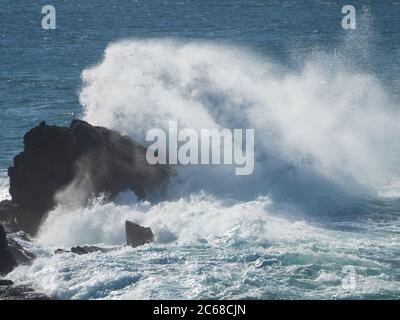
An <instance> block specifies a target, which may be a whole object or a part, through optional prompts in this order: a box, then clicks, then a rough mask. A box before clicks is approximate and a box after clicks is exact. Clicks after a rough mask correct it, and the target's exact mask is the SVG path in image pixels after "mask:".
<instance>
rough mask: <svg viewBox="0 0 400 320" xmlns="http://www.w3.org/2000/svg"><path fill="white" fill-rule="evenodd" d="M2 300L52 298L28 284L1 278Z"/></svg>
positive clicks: (0, 291)
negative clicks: (18, 283) (15, 282)
mask: <svg viewBox="0 0 400 320" xmlns="http://www.w3.org/2000/svg"><path fill="white" fill-rule="evenodd" d="M0 300H50V298H49V297H48V296H47V295H45V294H43V293H39V292H36V291H35V290H34V289H32V288H30V287H28V286H25V285H16V284H14V283H13V282H12V281H9V280H0Z"/></svg>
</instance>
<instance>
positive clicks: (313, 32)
mask: <svg viewBox="0 0 400 320" xmlns="http://www.w3.org/2000/svg"><path fill="white" fill-rule="evenodd" d="M347 2H348V1H296V2H292V1H283V2H282V1H245V2H241V1H220V2H215V1H200V0H198V1H183V0H180V1H128V0H122V1H115V0H112V1H93V0H88V1H81V2H79V3H78V2H77V1H60V0H57V1H47V0H46V1H30V2H26V1H7V0H6V1H5V0H2V1H0V97H1V98H0V123H1V126H0V169H5V168H7V167H8V166H9V165H10V164H11V163H12V158H13V156H15V155H16V154H17V153H18V152H19V151H20V150H21V148H22V137H23V134H24V133H25V132H26V131H27V130H29V129H30V128H32V127H33V126H35V125H36V124H37V123H38V122H40V121H42V120H45V121H47V122H49V123H51V124H60V125H62V124H67V123H68V122H70V121H71V119H73V118H75V117H80V115H81V112H82V110H81V107H80V105H79V98H78V95H79V90H80V87H81V78H80V76H81V72H82V70H84V69H85V68H87V67H89V66H91V65H94V64H96V63H98V62H99V61H101V59H102V56H103V53H104V49H105V48H106V47H107V45H108V44H109V43H111V42H114V41H117V40H120V39H126V38H149V37H157V38H164V37H174V38H182V39H205V40H212V41H223V42H228V43H233V44H236V45H240V46H247V47H252V48H255V49H256V50H258V51H259V52H260V53H261V54H265V55H266V56H268V57H269V58H270V59H273V60H275V61H276V62H277V63H279V64H281V65H282V66H283V68H288V69H291V68H296V63H297V62H296V61H295V60H296V59H293V56H302V55H307V54H308V53H309V51H310V49H311V48H323V49H324V50H327V51H329V50H334V48H335V47H336V46H337V45H338V43H340V41H341V40H342V39H343V37H344V36H345V35H346V34H348V33H349V32H350V33H351V32H353V33H355V32H359V31H358V30H356V31H345V30H343V29H342V28H341V24H340V23H341V18H342V14H341V8H342V6H343V5H345V4H347ZM46 4H52V5H54V6H55V8H56V10H57V29H56V30H43V29H42V28H41V19H42V16H43V15H42V14H41V8H42V6H44V5H46ZM352 4H353V5H355V7H356V9H357V17H358V18H359V17H361V15H362V12H364V13H365V12H367V14H366V15H367V16H368V24H369V26H368V30H367V31H366V32H367V35H366V39H367V40H368V43H369V49H368V50H369V57H368V61H364V60H362V61H361V60H360V61H361V62H362V64H363V70H364V72H370V73H371V74H373V75H375V76H376V77H378V78H379V79H380V80H381V81H382V82H383V83H385V87H386V88H387V90H389V91H392V92H393V93H394V96H395V97H398V96H400V94H399V93H400V82H399V74H400V63H399V62H400V58H399V57H400V37H399V31H400V27H399V17H400V3H399V2H397V1H352ZM365 10H367V11H365ZM360 32H361V31H360ZM360 59H361V58H360ZM396 100H397V101H398V98H396Z"/></svg>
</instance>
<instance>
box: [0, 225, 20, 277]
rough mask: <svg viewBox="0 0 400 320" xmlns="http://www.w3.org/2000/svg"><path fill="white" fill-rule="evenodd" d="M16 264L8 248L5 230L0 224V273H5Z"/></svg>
mask: <svg viewBox="0 0 400 320" xmlns="http://www.w3.org/2000/svg"><path fill="white" fill-rule="evenodd" d="M16 266H17V261H16V259H15V257H14V255H13V254H12V253H11V251H10V249H9V248H8V242H7V236H6V231H5V230H4V228H3V226H2V225H0V275H6V274H7V273H9V272H11V271H12V270H13V269H14V268H15V267H16Z"/></svg>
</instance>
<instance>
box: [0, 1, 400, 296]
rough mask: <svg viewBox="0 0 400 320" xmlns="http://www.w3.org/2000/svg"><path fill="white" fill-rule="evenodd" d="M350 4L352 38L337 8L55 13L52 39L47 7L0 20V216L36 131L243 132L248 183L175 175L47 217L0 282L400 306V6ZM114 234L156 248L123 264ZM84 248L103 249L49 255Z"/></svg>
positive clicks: (140, 4)
mask: <svg viewBox="0 0 400 320" xmlns="http://www.w3.org/2000/svg"><path fill="white" fill-rule="evenodd" d="M363 3H365V4H366V5H365V6H364V7H363V10H361V8H362V7H361V6H357V8H358V9H360V10H359V11H358V18H359V19H358V22H359V23H358V28H357V30H356V31H350V32H349V31H348V32H345V31H344V30H342V29H341V27H340V18H341V14H340V9H341V6H342V5H343V4H344V3H342V2H340V1H338V2H335V1H330V2H319V1H314V2H312V1H307V2H305V1H304V2H297V3H296V4H294V3H283V4H282V3H281V2H278V1H276V2H274V1H270V2H268V4H265V3H263V2H257V1H248V2H246V4H239V3H238V2H236V1H224V2H221V3H219V4H216V3H214V2H211V1H191V2H185V1H180V2H177V1H167V2H157V1H154V2H153V1H136V2H130V1H129V2H128V1H118V2H116V1H115V2H114V1H109V2H108V5H107V6H104V7H103V6H100V5H99V4H97V2H95V1H85V2H84V4H81V5H77V4H72V3H71V2H67V1H56V2H55V6H56V8H57V14H58V15H57V18H58V20H57V26H58V28H57V30H55V31H52V32H49V31H44V30H41V29H40V8H41V6H42V5H43V4H44V3H43V4H42V2H33V3H32V4H29V5H23V6H24V10H20V9H21V8H20V7H21V6H22V5H21V4H15V3H14V2H12V3H11V2H10V3H9V4H8V6H4V7H2V9H1V15H2V19H1V26H2V29H1V32H0V34H1V37H2V38H1V39H2V40H1V42H0V44H1V47H0V50H1V59H0V64H1V67H2V73H1V79H2V81H1V85H0V94H1V97H3V101H2V103H1V105H0V108H1V111H2V112H1V113H0V114H1V115H0V120H1V124H2V125H1V128H0V137H1V144H0V148H1V149H0V151H1V152H0V168H1V169H3V171H2V173H1V178H0V186H1V188H0V198H1V199H4V198H7V197H8V194H7V184H8V182H7V179H6V173H5V169H6V168H7V166H9V165H10V163H11V159H12V156H13V155H15V154H16V153H17V152H19V150H21V141H22V140H21V138H22V135H23V133H24V132H25V131H26V130H27V129H28V128H30V127H32V126H33V125H35V124H36V123H37V122H38V121H39V120H42V119H45V120H46V121H48V122H49V123H56V124H65V123H68V122H69V121H70V120H71V119H72V118H74V117H80V118H83V119H85V120H88V121H89V122H91V123H93V124H96V125H103V126H107V127H110V128H114V129H117V130H120V131H121V132H123V133H126V134H129V135H130V136H132V137H133V138H135V139H137V140H139V141H144V134H145V132H146V131H147V130H148V129H150V128H152V127H154V126H157V127H159V126H161V127H165V126H166V125H167V121H168V120H179V121H180V123H182V124H183V125H185V126H188V127H193V128H202V127H205V128H209V127H226V128H232V129H233V128H254V129H255V133H256V149H255V153H256V154H255V156H256V167H255V174H254V175H253V176H250V177H236V176H234V175H233V168H232V167H231V166H224V167H218V166H216V167H214V166H211V167H210V166H205V167H204V166H203V167H187V168H177V173H178V175H177V177H176V178H175V179H173V181H171V184H170V186H169V190H168V192H167V193H166V194H165V195H163V196H162V197H161V198H160V197H151V198H150V199H149V201H148V202H138V201H137V200H136V199H135V197H134V196H133V195H130V194H124V195H121V197H120V198H119V199H117V200H116V201H115V202H113V203H108V204H107V203H103V202H102V200H101V199H97V200H94V201H93V203H92V205H91V206H90V207H89V208H71V207H68V206H65V205H63V206H59V207H58V208H56V209H55V210H54V211H53V212H51V213H50V214H49V217H48V218H47V220H46V222H45V223H44V225H43V226H42V230H41V231H40V233H39V235H38V237H37V238H36V239H35V240H34V241H33V242H32V243H24V245H26V246H28V247H30V249H31V250H32V251H33V252H34V253H35V254H36V255H37V256H38V259H37V260H36V261H35V262H34V264H33V265H32V266H30V267H19V268H17V269H16V270H15V271H13V272H12V273H11V274H10V275H9V276H8V277H9V278H10V279H12V280H14V281H17V282H27V283H29V284H31V285H33V286H36V287H37V288H38V289H39V290H41V291H44V292H46V293H49V294H52V295H54V296H56V297H59V298H67V299H110V298H112V299H132V298H133V299H148V298H149V299H156V298H178V299H179V298H195V299H196V298H221V299H226V298H259V299H282V298H299V299H302V298H322V299H330V298H380V299H385V298H398V297H399V296H400V283H399V281H400V272H399V264H400V245H399V238H400V219H399V209H400V202H399V194H400V189H399V178H398V177H399V170H398V162H399V156H398V151H399V150H400V148H399V143H400V142H399V141H398V140H399V139H398V137H399V134H400V121H399V120H400V119H399V114H398V102H399V96H400V95H399V93H400V91H399V76H398V75H399V74H400V73H399V71H400V70H399V65H400V64H399V57H400V55H399V54H398V53H399V48H400V41H399V40H400V39H399V37H398V34H399V27H398V18H399V17H400V5H399V4H398V3H397V2H394V1H393V2H390V1H387V2H385V3H380V4H377V3H376V2H375V1H371V2H368V1H365V2H363ZM3 8H4V9H3ZM77 192H79V190H77ZM70 196H71V197H73V195H70ZM126 219H129V220H133V221H136V222H138V223H140V224H142V225H146V226H151V227H152V229H153V230H154V232H155V236H156V241H155V243H153V244H150V245H147V246H144V247H141V248H136V249H132V248H128V247H124V246H123V244H124V221H125V220H126ZM20 241H22V242H23V240H20ZM83 244H97V245H103V246H110V247H113V248H115V250H114V251H111V252H109V253H105V254H104V253H93V254H89V255H85V256H75V255H72V254H62V255H54V250H55V249H57V248H60V247H63V248H68V247H70V246H74V245H83ZM349 266H351V267H352V268H354V270H355V278H354V279H355V286H352V287H351V288H349V287H346V286H343V285H342V281H343V279H344V277H345V275H346V274H345V272H344V270H346V267H347V268H348V267H349ZM343 268H345V269H343ZM345 279H346V278H345Z"/></svg>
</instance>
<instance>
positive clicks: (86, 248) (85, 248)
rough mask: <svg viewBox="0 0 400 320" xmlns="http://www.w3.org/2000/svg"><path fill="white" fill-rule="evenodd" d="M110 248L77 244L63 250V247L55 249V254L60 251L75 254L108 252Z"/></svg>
mask: <svg viewBox="0 0 400 320" xmlns="http://www.w3.org/2000/svg"><path fill="white" fill-rule="evenodd" d="M111 250H112V249H106V248H100V247H96V246H77V247H72V248H71V250H65V249H57V250H56V251H55V254H61V253H68V252H69V253H75V254H79V255H82V254H88V253H92V252H109V251H111Z"/></svg>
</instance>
